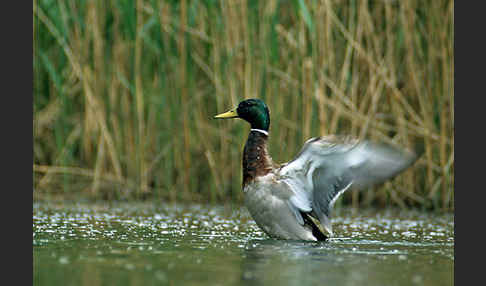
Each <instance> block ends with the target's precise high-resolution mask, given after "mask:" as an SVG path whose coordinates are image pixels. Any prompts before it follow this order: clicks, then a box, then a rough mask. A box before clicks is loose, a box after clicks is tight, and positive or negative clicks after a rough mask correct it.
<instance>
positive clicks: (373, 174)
mask: <svg viewBox="0 0 486 286" xmlns="http://www.w3.org/2000/svg"><path fill="white" fill-rule="evenodd" d="M415 158H416V156H415V155H414V154H413V153H412V152H408V151H405V150H400V149H398V148H395V147H392V146H390V145H386V144H381V143H373V142H370V141H358V140H355V139H352V138H350V137H334V136H333V137H327V138H313V139H310V140H308V141H307V142H306V143H305V144H304V147H303V148H302V151H301V152H300V153H299V154H298V155H297V157H296V158H295V159H294V160H292V161H291V162H289V163H288V164H287V165H285V166H283V167H282V168H281V169H280V175H281V177H282V178H283V180H284V181H285V182H286V183H287V184H288V185H289V186H290V187H291V190H292V191H293V193H294V196H293V197H292V198H291V199H290V202H291V203H292V204H293V205H294V206H295V207H296V208H298V209H299V210H301V211H303V212H308V210H309V209H312V212H313V214H314V215H315V216H317V218H318V219H319V221H320V222H321V224H322V225H323V226H324V228H325V229H326V230H327V231H328V232H329V233H331V234H332V228H331V224H330V215H331V210H332V207H333V204H334V202H335V201H336V199H337V198H339V196H340V195H341V194H342V193H344V192H345V191H346V190H347V189H348V188H350V187H353V188H355V189H362V188H365V187H368V186H371V185H373V184H378V183H381V182H383V181H385V180H387V179H389V178H392V177H393V176H395V175H397V174H398V173H400V172H401V171H403V170H404V169H406V168H407V167H408V166H410V165H411V164H412V163H413V162H414V161H415Z"/></svg>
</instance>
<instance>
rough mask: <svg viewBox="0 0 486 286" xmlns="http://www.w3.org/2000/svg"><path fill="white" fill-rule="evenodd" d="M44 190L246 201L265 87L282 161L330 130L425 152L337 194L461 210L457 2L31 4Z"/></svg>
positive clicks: (38, 166)
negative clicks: (457, 187) (245, 171)
mask: <svg viewBox="0 0 486 286" xmlns="http://www.w3.org/2000/svg"><path fill="white" fill-rule="evenodd" d="M33 12H34V13H33V29H34V39H33V40H34V48H33V54H34V62H33V72H34V102H33V112H34V122H33V125H34V134H33V139H34V141H33V149H34V162H33V176H34V193H33V195H34V198H35V199H45V198H58V197H60V198H75V197H85V198H90V199H108V200H120V199H156V200H157V199H158V200H163V201H172V202H173V201H178V202H200V203H203V202H204V203H206V202H209V203H221V202H227V203H236V204H238V203H241V201H242V193H241V152H242V148H243V145H244V142H245V140H246V136H247V133H248V129H249V126H248V125H247V124H243V123H242V122H234V121H229V120H228V121H216V120H213V119H212V117H213V115H215V114H217V113H220V112H223V111H226V110H228V109H229V108H232V107H234V106H235V105H236V104H237V103H238V102H239V101H240V100H242V99H244V98H250V97H259V98H262V99H263V100H265V102H266V103H267V105H268V106H269V108H270V112H271V119H272V124H271V127H270V131H271V139H270V152H271V154H272V156H273V158H274V160H275V161H276V162H285V161H288V160H290V159H292V157H293V156H294V155H295V154H297V152H298V151H299V149H300V147H301V146H302V144H303V143H304V142H305V141H306V140H307V139H308V138H309V137H314V136H319V135H325V134H330V133H340V134H352V135H355V136H357V137H361V138H371V139H373V140H379V141H385V142H390V143H393V144H397V145H400V146H405V147H408V148H410V149H417V146H419V148H420V149H422V150H423V152H424V153H423V155H422V156H421V158H420V159H419V161H418V162H417V163H416V164H415V165H414V167H413V168H411V169H409V170H408V171H406V172H405V173H403V174H402V175H400V176H398V177H397V178H396V179H394V180H393V181H391V182H388V183H385V184H384V185H382V186H379V187H375V188H374V189H370V190H367V191H362V192H348V193H346V194H345V195H344V198H343V199H342V200H340V202H339V204H351V205H353V206H354V207H358V206H370V205H374V206H386V205H398V206H400V207H403V208H406V207H420V208H424V209H435V210H453V209H454V1H447V0H439V1H418V0H407V1H393V0H373V1H371V0H370V1H366V0H346V1H345V0H340V1H330V0H287V1H285V0H280V1H279V0H269V1H255V0H237V1H217V0H204V1H203V0H199V1H198V0H194V1H185V0H182V1H161V0H136V1H129V0H126V1H125V0H109V1H108V0H107V1H95V0H72V1H67V0H66V1H62V0H58V1H56V0H34V1H33Z"/></svg>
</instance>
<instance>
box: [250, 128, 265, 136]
mask: <svg viewBox="0 0 486 286" xmlns="http://www.w3.org/2000/svg"><path fill="white" fill-rule="evenodd" d="M250 131H256V132H260V133H263V134H265V135H267V136H268V131H265V130H262V129H256V128H252V129H250Z"/></svg>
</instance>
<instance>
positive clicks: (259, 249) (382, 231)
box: [33, 203, 454, 286]
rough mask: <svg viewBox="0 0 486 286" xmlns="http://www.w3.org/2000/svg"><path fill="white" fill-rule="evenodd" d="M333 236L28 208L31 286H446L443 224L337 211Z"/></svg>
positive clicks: (445, 218) (404, 214) (190, 212)
mask: <svg viewBox="0 0 486 286" xmlns="http://www.w3.org/2000/svg"><path fill="white" fill-rule="evenodd" d="M333 229H334V232H335V237H334V238H332V239H330V240H329V241H327V242H320V243H314V242H302V241H281V240H274V239H269V238H268V237H267V236H266V235H265V234H264V233H263V232H262V231H260V230H259V229H258V227H257V226H256V224H255V223H254V222H253V221H252V219H251V217H250V216H249V214H248V213H247V211H246V210H245V209H244V208H241V209H239V208H236V209H231V208H228V207H226V208H225V207H221V206H218V207H209V206H200V205H188V206H182V205H178V206H173V205H165V206H164V205H156V204H153V203H126V204H106V205H105V204H94V205H93V204H55V203H35V204H34V205H33V251H34V252H33V261H34V269H33V272H34V277H33V279H34V281H33V282H34V283H33V284H34V285H90V286H95V285H298V286H303V285H453V284H454V220H453V215H452V214H430V213H421V212H417V211H398V210H359V211H354V210H351V209H341V210H339V211H338V212H337V213H336V214H335V216H334V218H333Z"/></svg>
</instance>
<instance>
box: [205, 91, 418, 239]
mask: <svg viewBox="0 0 486 286" xmlns="http://www.w3.org/2000/svg"><path fill="white" fill-rule="evenodd" d="M214 118H218V119H227V118H241V119H243V120H246V121H247V122H248V123H250V125H251V129H250V134H249V135H248V140H247V141H246V144H245V148H244V150H243V193H244V203H245V206H246V207H247V209H248V211H249V212H250V214H251V216H252V217H253V219H254V220H255V222H256V224H257V225H258V226H259V227H260V228H261V229H262V230H263V231H264V232H265V233H266V234H268V235H269V236H270V237H272V238H278V239H293V240H309V241H323V240H326V239H328V238H329V237H331V236H332V235H333V232H332V227H331V220H330V218H331V211H332V208H333V205H334V202H335V201H336V200H337V199H338V198H339V196H340V195H341V194H343V193H344V192H345V191H346V190H348V189H349V188H351V187H352V188H353V189H363V188H366V187H369V186H371V185H374V184H378V183H381V182H383V181H385V180H387V179H389V178H392V177H394V176H395V175H397V174H398V173H400V172H401V171H403V170H404V169H406V168H407V167H409V166H410V165H411V164H412V163H413V162H414V161H415V160H416V156H415V154H414V153H413V152H410V151H405V150H400V149H397V148H395V147H392V146H390V145H387V144H383V143H373V142H371V141H367V140H357V139H355V138H352V137H349V136H336V135H332V136H325V137H318V138H311V139H309V140H307V142H305V144H304V146H303V147H302V150H301V151H300V152H299V153H298V154H297V156H296V157H295V158H294V159H293V160H292V161H290V162H288V163H284V164H281V165H277V164H275V163H274V162H273V161H272V158H271V157H270V155H269V153H268V148H267V141H268V138H269V128H270V112H269V110H268V107H267V105H266V104H265V103H264V102H263V101H262V100H260V99H247V100H244V101H242V102H240V103H239V104H238V107H236V108H234V109H232V110H230V111H227V112H225V113H222V114H218V115H216V116H215V117H214Z"/></svg>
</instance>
